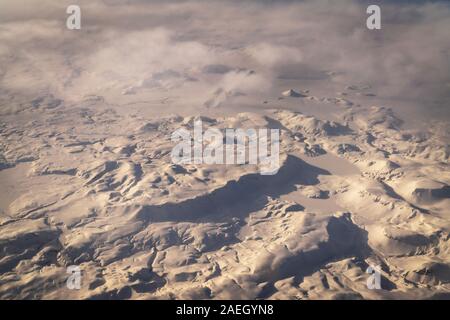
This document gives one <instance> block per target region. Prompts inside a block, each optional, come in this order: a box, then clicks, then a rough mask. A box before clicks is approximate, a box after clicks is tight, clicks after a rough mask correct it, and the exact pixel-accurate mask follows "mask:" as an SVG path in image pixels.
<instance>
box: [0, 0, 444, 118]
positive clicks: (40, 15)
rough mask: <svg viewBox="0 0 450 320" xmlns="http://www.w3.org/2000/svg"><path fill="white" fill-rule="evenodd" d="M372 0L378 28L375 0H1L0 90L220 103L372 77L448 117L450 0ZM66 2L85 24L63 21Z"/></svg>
mask: <svg viewBox="0 0 450 320" xmlns="http://www.w3.org/2000/svg"><path fill="white" fill-rule="evenodd" d="M373 2H374V3H378V4H380V6H381V18H382V29H381V30H377V31H372V30H368V29H367V28H366V25H365V21H366V18H367V14H366V12H365V10H366V7H367V4H368V3H371V1H356V0H342V1H330V0H328V1H326V0H315V1H131V0H104V1H96V2H93V1H74V0H70V1H66V0H63V1H60V0H41V1H34V0H26V1H23V0H2V1H0V95H4V96H5V95H9V96H14V97H18V98H22V97H27V98H28V97H33V96H35V95H39V94H40V93H42V92H47V93H51V94H53V95H55V96H58V97H61V98H63V99H70V100H73V101H76V100H77V99H81V98H82V97H84V96H86V95H93V94H98V93H99V92H101V93H102V94H107V93H108V92H112V91H118V92H127V93H132V94H136V92H137V94H139V92H141V91H145V90H147V91H148V90H165V91H167V90H176V89H177V88H180V87H184V88H191V89H192V90H191V92H192V96H186V100H187V101H191V102H192V103H194V104H199V105H201V103H202V102H204V101H208V100H211V99H213V100H214V101H213V102H214V103H216V104H220V103H221V102H223V101H224V100H226V99H227V96H226V93H227V92H242V93H244V94H246V95H249V96H251V95H258V94H261V93H262V92H267V91H270V90H271V88H273V87H274V85H275V83H277V81H279V79H297V78H298V79H299V80H300V79H315V80H318V82H317V83H318V85H320V81H322V80H323V83H325V82H328V83H349V84H353V83H356V84H370V85H371V86H372V87H374V88H377V93H378V94H379V95H381V96H384V97H390V98H393V99H398V98H401V99H404V100H405V101H408V100H410V101H414V102H415V103H417V102H418V101H419V102H420V103H422V104H423V106H424V110H425V109H426V110H428V111H429V110H431V109H430V108H436V109H439V110H440V111H442V112H444V114H445V115H448V113H446V112H447V110H448V109H449V107H448V106H449V103H450V94H449V92H450V90H449V89H450V32H448V30H450V3H449V2H447V1H413V2H411V1H373ZM70 4H77V5H79V6H80V7H81V15H82V18H81V21H82V23H81V25H82V28H81V30H67V28H66V26H65V24H66V18H67V17H68V15H67V14H66V12H65V11H66V8H67V6H68V5H70ZM217 65H221V66H222V69H220V68H217ZM214 66H216V67H214ZM224 66H225V67H224ZM224 68H225V69H224ZM210 74H214V77H213V78H212V77H210V76H208V75H210ZM127 90H128V91H127ZM220 90H222V91H220ZM221 92H225V94H222V93H221ZM194 93H195V94H194ZM0 99H1V98H0ZM428 111H427V112H428Z"/></svg>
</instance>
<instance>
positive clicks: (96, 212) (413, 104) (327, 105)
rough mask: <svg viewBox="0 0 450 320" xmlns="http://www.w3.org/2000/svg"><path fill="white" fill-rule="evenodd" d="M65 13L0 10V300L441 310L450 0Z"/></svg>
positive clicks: (5, 4)
mask: <svg viewBox="0 0 450 320" xmlns="http://www.w3.org/2000/svg"><path fill="white" fill-rule="evenodd" d="M72 2H75V1H65V0H63V1H56V0H43V1H34V0H32V1H29V0H28V1H25V0H15V1H13V0H3V1H1V2H0V137H1V138H0V298H1V299H293V300H295V299H402V298H408V299H425V298H436V299H444V298H446V299H448V298H449V297H450V246H449V237H450V236H449V234H450V186H449V185H450V170H449V153H450V147H449V144H448V141H449V136H450V132H449V121H450V112H449V103H450V33H449V31H448V30H450V5H449V3H448V2H447V1H408V2H406V1H379V2H378V3H377V4H378V5H380V7H381V17H382V19H381V21H382V27H381V29H380V30H369V29H368V28H367V27H366V19H367V17H368V15H367V13H366V8H367V6H368V5H369V4H370V2H368V1H356V0H343V1H325V0H317V1H249V0H247V1H200V0H198V1H143V0H142V1H128V0H104V1H96V2H93V1H76V3H72ZM72 4H76V5H79V6H80V8H81V29H80V30H69V29H68V28H67V27H66V19H67V17H68V14H67V13H66V8H67V7H68V6H69V5H72ZM197 121H201V122H202V125H203V129H204V130H206V129H214V130H215V129H218V130H220V132H223V131H224V130H225V129H228V128H233V129H244V130H246V129H262V128H267V129H277V130H279V132H280V168H279V170H278V173H277V174H275V175H261V174H260V173H261V167H260V166H259V165H258V164H256V165H255V164H205V163H184V164H183V163H179V164H175V163H173V161H172V158H171V152H172V150H173V148H174V146H175V144H174V142H173V141H172V140H171V136H172V134H173V132H175V131H177V130H179V129H185V130H188V131H192V130H193V129H194V126H195V123H196V122H197ZM205 143H206V142H205ZM69 266H77V267H79V269H80V270H81V275H82V278H81V287H80V288H79V289H78V290H71V289H70V288H68V287H67V286H66V280H67V277H68V273H67V268H68V267H69ZM371 266H379V269H380V273H381V289H371V288H368V286H367V279H368V278H369V277H370V274H368V273H367V272H366V270H367V269H368V268H369V267H371Z"/></svg>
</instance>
